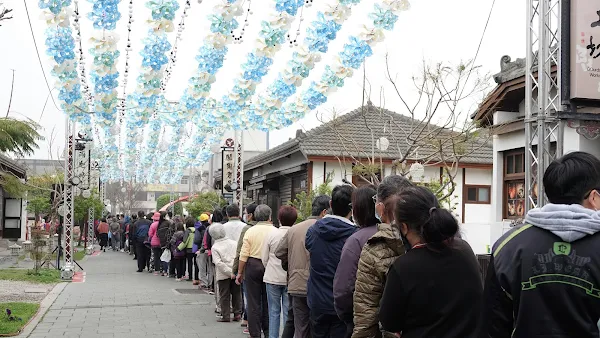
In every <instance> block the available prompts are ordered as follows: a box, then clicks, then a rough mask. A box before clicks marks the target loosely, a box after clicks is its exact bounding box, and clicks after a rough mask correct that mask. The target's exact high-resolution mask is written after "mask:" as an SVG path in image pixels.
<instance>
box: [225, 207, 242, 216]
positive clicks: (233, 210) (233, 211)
mask: <svg viewBox="0 0 600 338" xmlns="http://www.w3.org/2000/svg"><path fill="white" fill-rule="evenodd" d="M225 211H226V212H227V217H240V208H239V207H238V206H237V205H235V204H230V205H228V206H227V208H226V210H225Z"/></svg>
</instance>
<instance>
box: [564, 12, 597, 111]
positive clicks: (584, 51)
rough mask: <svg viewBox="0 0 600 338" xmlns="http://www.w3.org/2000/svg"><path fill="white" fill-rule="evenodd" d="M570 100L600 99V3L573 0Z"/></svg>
mask: <svg viewBox="0 0 600 338" xmlns="http://www.w3.org/2000/svg"><path fill="white" fill-rule="evenodd" d="M571 99H583V100H600V2H599V1H598V0H577V1H571Z"/></svg>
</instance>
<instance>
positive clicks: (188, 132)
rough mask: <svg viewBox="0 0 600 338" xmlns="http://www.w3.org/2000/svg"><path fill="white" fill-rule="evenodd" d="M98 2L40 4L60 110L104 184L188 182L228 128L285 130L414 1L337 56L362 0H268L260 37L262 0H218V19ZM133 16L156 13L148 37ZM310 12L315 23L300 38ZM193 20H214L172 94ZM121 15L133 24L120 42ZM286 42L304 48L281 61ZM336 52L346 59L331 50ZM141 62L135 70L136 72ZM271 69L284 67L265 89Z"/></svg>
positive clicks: (384, 4)
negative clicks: (88, 145)
mask: <svg viewBox="0 0 600 338" xmlns="http://www.w3.org/2000/svg"><path fill="white" fill-rule="evenodd" d="M88 1H89V2H91V3H92V8H91V10H90V11H89V12H88V13H81V10H80V4H79V1H77V0H40V1H39V7H40V8H41V9H42V10H43V13H44V14H43V18H44V20H45V21H46V24H47V28H46V47H47V54H48V55H49V56H50V58H51V62H52V75H53V76H54V77H55V79H56V88H57V89H58V91H59V95H58V98H59V100H60V102H61V108H62V109H63V110H64V112H65V113H66V114H67V115H68V116H69V117H70V118H71V119H73V120H74V121H76V122H77V123H78V126H79V128H83V129H87V132H88V133H89V135H93V138H94V143H95V148H94V149H95V150H94V156H95V157H96V158H97V159H98V160H99V162H100V166H101V179H102V180H103V181H118V180H122V181H135V182H159V183H163V184H169V183H176V182H179V180H180V179H181V176H182V175H183V171H184V169H185V168H187V167H189V166H190V165H196V164H197V163H201V162H203V161H205V160H206V159H208V158H209V157H210V155H211V150H210V149H211V146H212V145H214V144H216V143H219V142H220V140H221V138H222V135H223V133H224V132H225V131H226V130H232V129H237V130H239V129H259V130H273V129H279V128H283V127H286V126H289V125H291V124H292V123H293V122H295V121H297V120H299V119H301V118H302V117H304V116H305V115H306V114H307V113H308V112H310V111H312V110H313V109H315V108H317V107H318V106H320V105H321V104H323V103H325V102H326V101H327V99H328V96H329V95H330V94H331V93H333V92H335V91H336V90H337V89H338V88H341V87H343V85H344V80H345V79H346V78H348V77H351V76H352V75H353V71H354V70H356V69H358V68H359V67H360V66H361V65H362V63H363V62H364V60H365V59H366V58H367V57H369V56H371V55H372V53H373V52H372V47H373V46H374V45H375V44H376V43H378V42H381V41H383V40H384V39H385V35H384V32H385V31H389V30H392V29H393V27H394V24H395V23H396V21H397V20H398V14H399V12H401V11H403V10H407V9H408V8H409V4H408V2H407V0H376V1H374V4H373V6H372V9H371V12H370V14H369V15H368V16H367V17H366V19H365V20H367V21H366V22H364V23H363V25H362V31H361V33H360V34H356V35H350V36H348V37H347V41H346V42H345V43H344V44H343V47H341V50H339V51H336V52H331V51H330V49H329V47H330V44H331V42H332V41H334V40H335V39H336V38H338V36H339V34H338V33H339V32H340V30H341V29H342V26H343V24H344V23H345V22H347V20H348V19H349V18H350V17H351V15H352V14H353V13H352V8H353V7H355V6H357V5H359V3H360V2H361V0H331V1H329V2H332V4H331V5H330V6H327V8H326V9H324V10H322V11H314V12H310V13H309V9H308V8H309V7H310V5H312V3H313V0H260V1H261V2H260V9H261V11H264V10H265V9H264V8H265V7H267V6H265V4H266V3H267V2H269V1H270V2H271V3H272V4H273V5H274V6H269V7H272V9H271V8H269V9H267V11H271V12H270V13H269V15H268V17H267V18H265V19H264V20H262V22H260V29H259V31H258V35H257V36H253V37H252V39H250V37H248V36H247V35H248V33H247V27H248V26H249V25H250V18H251V17H252V14H253V11H254V10H256V8H254V7H256V6H258V2H259V1H258V0H219V1H217V3H218V4H217V5H216V6H214V8H213V9H212V12H211V13H208V15H206V10H205V8H206V6H205V5H203V10H204V12H200V11H196V8H195V7H198V6H199V4H197V3H194V5H192V3H191V1H189V0H188V1H176V0H149V1H145V7H146V9H147V10H145V11H134V3H133V2H134V0H125V1H123V2H126V3H127V4H128V6H127V9H128V11H127V15H126V16H123V15H122V14H121V12H120V11H119V5H120V3H121V1H120V0H88ZM135 1H136V3H137V2H138V1H140V0H135ZM315 1H321V0H315ZM201 2H202V1H201V0H199V1H198V3H201ZM121 7H123V6H121ZM257 8H258V7H257ZM134 15H135V19H136V20H138V19H143V20H145V21H146V26H147V33H146V34H145V36H144V38H143V39H142V41H141V44H140V43H139V42H138V41H132V37H131V36H132V33H131V32H132V29H133V28H134V25H133V22H134ZM309 15H310V16H311V17H312V18H313V19H312V21H310V23H309V24H306V28H305V30H304V34H301V33H302V27H303V25H304V23H305V19H306V18H307V17H308V16H309ZM82 17H85V19H82ZM192 17H193V18H194V20H201V19H202V18H203V17H207V20H208V24H209V27H210V28H209V30H208V34H206V36H204V37H203V38H202V39H199V38H198V39H194V41H192V42H188V43H193V44H198V47H197V48H198V49H197V50H198V51H197V55H196V61H197V67H196V70H195V71H194V72H193V73H192V74H189V80H188V85H187V88H186V89H185V90H184V91H183V93H181V96H180V99H179V100H177V101H169V100H167V99H166V98H165V90H166V88H167V85H168V83H169V80H170V79H171V75H172V73H173V69H174V67H175V66H176V62H177V59H178V47H179V44H180V43H181V41H182V33H183V31H184V30H185V27H186V21H187V20H190V19H191V18H192ZM83 20H89V21H91V23H92V24H93V29H94V32H93V33H92V34H91V38H90V39H89V41H88V42H87V43H86V44H85V45H86V46H89V47H90V48H89V49H87V50H85V49H84V48H83V46H84V44H83V43H82V38H81V37H82V34H81V25H82V21H83ZM119 20H128V21H127V31H126V32H125V34H123V36H125V37H126V39H127V41H126V43H125V44H124V46H125V47H124V48H122V49H121V50H119V48H118V46H119V44H118V42H119V39H120V35H119V34H117V33H116V28H117V23H118V22H119ZM85 27H87V25H86V26H85ZM294 28H296V30H294ZM169 39H171V40H172V41H170V40H169ZM246 40H254V43H253V45H252V46H251V48H250V51H248V52H247V54H246V56H245V57H244V58H243V59H244V61H243V62H241V67H240V71H239V76H238V77H237V78H235V79H234V81H233V85H232V86H231V88H230V89H229V90H228V92H227V94H225V95H223V96H221V97H220V98H219V97H216V96H215V95H216V94H214V93H211V89H212V87H213V85H214V84H215V82H216V81H217V73H218V71H219V70H220V69H221V68H222V67H223V65H224V63H225V62H224V61H225V60H226V57H227V55H228V51H229V49H230V48H231V45H232V44H241V43H242V42H244V41H246ZM120 45H121V46H123V44H120ZM285 45H288V46H290V47H291V48H293V53H292V54H291V57H289V59H288V60H287V62H285V63H281V62H277V64H283V66H282V67H280V68H279V69H272V68H273V67H272V66H273V65H274V64H275V61H276V60H278V59H279V58H281V57H286V56H284V55H282V53H279V52H280V50H281V47H282V46H285ZM133 46H136V52H139V54H140V55H141V57H142V61H141V65H139V64H138V65H132V64H131V56H132V53H133V51H134V49H133ZM138 48H139V51H138V50H137V49H138ZM330 52H331V53H335V54H334V55H335V56H336V57H335V58H326V57H323V56H324V55H325V54H327V53H330ZM86 58H89V59H90V60H89V61H86ZM324 59H332V61H331V62H330V63H329V64H326V65H324V71H323V73H322V75H321V76H320V79H318V80H316V81H311V82H310V83H308V82H307V81H304V80H305V79H306V78H308V77H309V75H310V74H311V72H313V70H314V69H315V68H316V66H317V65H318V64H319V63H320V62H321V61H322V60H324ZM119 64H121V66H120V67H121V68H120V69H122V72H119V71H118V69H117V66H119ZM123 64H124V67H123ZM86 66H88V67H89V68H86ZM131 66H134V67H135V68H134V69H136V74H138V75H137V77H136V78H131V74H132V68H131ZM138 68H139V72H138V71H137V69H138ZM270 72H275V73H274V74H277V75H276V76H274V80H273V81H272V82H271V83H270V84H268V85H265V86H264V88H266V89H264V90H263V91H262V92H260V93H257V88H258V86H259V85H262V82H263V79H264V78H265V77H267V74H269V73H270ZM228 80H229V79H226V78H225V79H221V81H228ZM128 81H135V82H136V84H137V85H136V87H135V90H134V91H130V92H128V91H127V83H128ZM119 87H122V90H120V89H119ZM300 87H302V88H300Z"/></svg>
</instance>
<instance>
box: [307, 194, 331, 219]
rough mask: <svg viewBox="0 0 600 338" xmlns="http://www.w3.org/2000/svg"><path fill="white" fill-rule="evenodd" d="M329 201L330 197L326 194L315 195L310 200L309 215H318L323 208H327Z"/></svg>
mask: <svg viewBox="0 0 600 338" xmlns="http://www.w3.org/2000/svg"><path fill="white" fill-rule="evenodd" d="M329 202H331V197H329V196H327V195H321V196H317V197H315V199H314V200H313V202H312V210H311V216H319V215H321V213H322V212H323V210H327V209H329Z"/></svg>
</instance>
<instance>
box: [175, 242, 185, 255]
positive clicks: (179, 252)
mask: <svg viewBox="0 0 600 338" xmlns="http://www.w3.org/2000/svg"><path fill="white" fill-rule="evenodd" d="M181 243H183V241H182V240H180V239H178V240H177V242H175V248H174V249H173V257H175V258H183V257H184V256H185V248H184V249H183V250H179V249H178V247H179V244H181Z"/></svg>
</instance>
